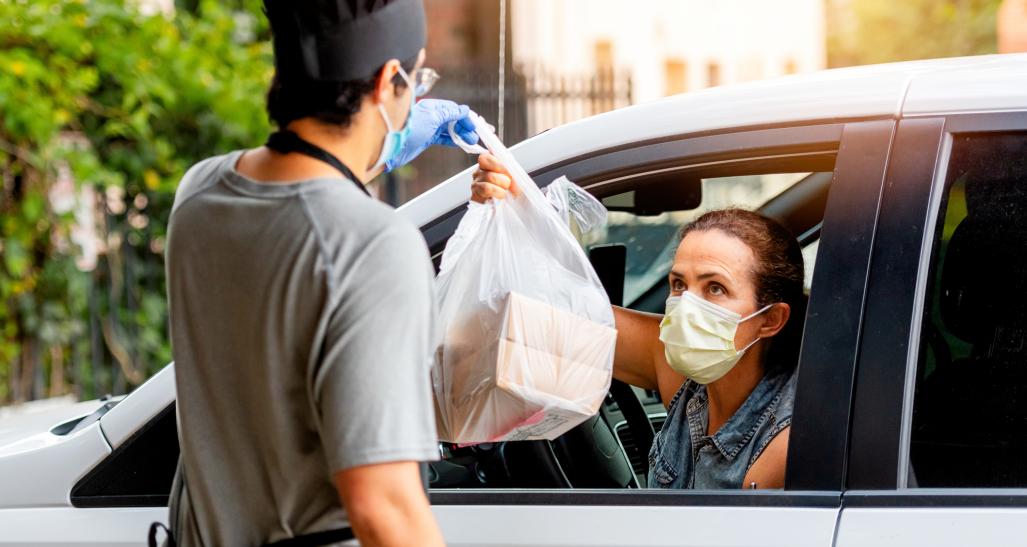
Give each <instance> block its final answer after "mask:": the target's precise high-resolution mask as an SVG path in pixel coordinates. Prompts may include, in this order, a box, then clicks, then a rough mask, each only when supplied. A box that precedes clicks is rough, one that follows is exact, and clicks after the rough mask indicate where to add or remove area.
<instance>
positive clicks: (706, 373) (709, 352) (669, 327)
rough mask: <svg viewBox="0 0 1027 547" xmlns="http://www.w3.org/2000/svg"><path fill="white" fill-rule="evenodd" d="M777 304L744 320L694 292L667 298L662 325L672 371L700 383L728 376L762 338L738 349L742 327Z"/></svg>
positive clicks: (662, 334)
mask: <svg viewBox="0 0 1027 547" xmlns="http://www.w3.org/2000/svg"><path fill="white" fill-rule="evenodd" d="M771 306H773V304H768V305H766V306H764V307H763V308H762V309H760V310H759V311H757V312H755V313H753V314H750V315H747V316H745V317H742V316H741V315H739V314H737V313H735V312H733V311H731V310H729V309H726V308H723V307H721V306H718V305H716V304H714V303H712V302H707V301H706V300H703V299H702V298H699V297H698V296H695V295H694V294H692V293H690V292H685V293H683V294H682V295H681V296H672V297H670V298H668V299H667V313H666V315H664V316H663V321H661V322H660V340H661V341H662V342H663V347H664V353H665V355H666V356H667V363H668V364H670V368H672V369H674V370H675V371H676V372H677V373H679V374H682V375H684V376H685V377H686V378H688V379H690V380H693V381H695V382H696V383H699V384H709V383H711V382H715V381H717V380H719V379H721V378H722V377H724V375H725V374H727V373H728V372H729V371H730V370H731V369H732V368H733V367H734V366H735V364H736V363H738V360H739V359H741V358H742V355H743V354H744V353H745V351H746V350H747V349H749V348H750V347H752V345H753V344H755V343H756V342H757V341H759V337H757V338H756V339H755V340H753V341H752V342H749V344H748V345H747V346H745V347H744V348H742V349H741V350H736V349H735V333H736V332H737V331H738V325H739V324H740V323H742V322H743V321H748V320H749V319H752V318H753V317H756V316H757V315H759V314H761V313H763V312H765V311H767V310H768V309H770V308H771Z"/></svg>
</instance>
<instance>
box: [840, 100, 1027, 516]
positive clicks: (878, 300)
mask: <svg viewBox="0 0 1027 547" xmlns="http://www.w3.org/2000/svg"><path fill="white" fill-rule="evenodd" d="M1007 132H1025V133H1027V111H1017V112H986V113H980V112H977V113H953V114H948V115H938V114H935V115H923V116H907V117H904V118H903V119H902V120H900V122H899V130H898V132H897V136H896V143H895V145H894V147H893V153H892V157H893V158H894V159H892V160H891V161H890V162H889V165H888V184H887V185H886V191H885V194H884V196H883V198H882V207H881V213H880V219H879V228H878V231H879V239H880V241H878V242H877V243H875V246H874V257H873V259H872V265H874V264H876V265H883V264H887V267H880V266H879V267H873V266H872V270H873V274H872V276H871V278H870V279H869V280H868V303H867V312H866V313H865V315H864V327H865V329H864V331H865V334H864V336H863V339H862V341H861V344H860V358H859V365H858V368H857V377H856V386H857V390H856V396H855V398H854V401H853V406H854V408H853V426H852V440H851V443H850V453H849V461H850V465H849V468H848V474H847V491H846V492H845V494H844V505H845V506H853V507H1024V506H1027V488H919V487H916V486H913V487H910V486H909V453H910V441H911V425H912V411H913V403H914V401H913V395H914V391H915V387H916V369H917V367H918V365H919V362H918V361H919V357H920V342H921V339H920V337H921V331H922V326H923V315H924V309H925V306H926V305H927V295H926V289H927V287H928V284H929V283H928V282H929V279H930V276H931V275H932V271H931V266H932V258H933V253H934V250H935V249H934V248H935V245H936V244H937V230H938V226H939V223H940V222H941V219H940V215H941V214H942V213H943V211H942V205H943V203H944V202H945V197H946V192H947V188H946V182H947V180H946V179H947V174H948V167H949V158H950V154H951V149H952V145H953V139H954V136H955V135H959V134H963V133H975V134H986V133H1007Z"/></svg>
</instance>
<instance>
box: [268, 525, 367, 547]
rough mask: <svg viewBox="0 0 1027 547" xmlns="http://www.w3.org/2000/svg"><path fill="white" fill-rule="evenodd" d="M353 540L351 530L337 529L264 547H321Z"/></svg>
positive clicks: (305, 535) (287, 539)
mask: <svg viewBox="0 0 1027 547" xmlns="http://www.w3.org/2000/svg"><path fill="white" fill-rule="evenodd" d="M354 538H356V536H354V535H353V530H352V529H351V528H338V529H335V530H325V531H323V532H314V533H312V534H303V535H302V536H296V537H291V538H286V539H283V540H279V541H276V542H274V543H267V544H265V545H264V547H319V546H321V545H331V544H332V543H339V542H340V541H349V540H351V539H354Z"/></svg>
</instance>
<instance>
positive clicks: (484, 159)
mask: <svg viewBox="0 0 1027 547" xmlns="http://www.w3.org/2000/svg"><path fill="white" fill-rule="evenodd" d="M507 193H510V194H513V196H514V197H517V196H518V195H520V190H518V189H517V184H516V183H515V182H514V180H513V177H511V176H510V171H507V169H506V167H503V164H501V163H499V160H498V159H496V157H495V156H493V155H492V154H482V155H480V156H478V169H477V170H475V171H474V182H473V183H472V184H471V199H472V200H473V201H477V202H478V203H485V201H486V200H488V199H489V198H496V199H504V198H506V195H507Z"/></svg>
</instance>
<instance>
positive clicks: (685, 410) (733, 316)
mask: <svg viewBox="0 0 1027 547" xmlns="http://www.w3.org/2000/svg"><path fill="white" fill-rule="evenodd" d="M478 165H479V169H478V170H477V171H476V172H475V174H474V183H473V185H472V187H471V195H472V199H473V200H475V201H478V202H484V201H485V200H487V199H489V198H496V199H502V198H504V197H506V195H507V193H508V192H511V193H514V194H515V195H516V192H517V189H516V186H514V185H513V183H512V179H511V178H510V176H509V173H508V172H507V171H506V169H505V168H504V167H503V166H502V165H501V164H499V162H498V161H497V160H496V158H495V157H494V156H491V155H489V154H483V155H482V156H480V157H479V160H478ZM668 282H669V285H670V286H669V289H670V296H669V298H668V299H667V307H666V313H665V314H664V315H656V314H649V313H642V312H637V311H633V310H628V309H625V308H620V307H616V306H615V307H614V316H615V318H616V323H617V350H616V356H615V358H614V368H613V376H614V378H617V379H618V380H622V381H624V382H627V383H629V384H632V385H635V386H638V387H641V388H645V389H652V390H656V391H658V392H659V394H660V397H661V399H662V400H663V402H664V404H665V405H666V406H667V421H666V423H665V424H664V426H663V429H662V430H661V431H660V432H659V433H658V434H657V435H656V439H655V441H654V442H653V446H652V449H651V451H650V454H649V464H650V466H649V467H650V469H649V480H648V482H649V487H651V488H698V489H711V488H782V487H783V486H784V478H785V462H786V455H787V450H788V430H789V426H790V425H791V420H792V408H793V403H794V399H795V374H794V371H795V366H796V364H797V362H798V348H799V341H800V339H801V335H802V332H801V330H802V317H803V316H804V315H805V313H804V312H805V295H804V294H803V290H802V282H803V261H802V253H801V250H800V248H799V243H798V241H796V239H795V238H794V237H793V236H792V235H791V234H790V233H789V232H788V231H787V230H786V229H785V228H784V227H783V226H781V225H780V224H778V223H777V222H775V221H773V220H771V219H769V218H766V217H764V216H762V215H759V214H757V213H754V212H751V211H745V210H742V209H725V210H719V211H711V212H708V213H705V214H703V215H702V216H700V217H699V218H697V219H695V220H694V221H692V222H691V223H689V224H688V225H686V226H685V227H684V228H683V230H682V231H681V243H680V244H679V245H678V249H677V253H676V254H675V256H674V264H673V266H672V268H671V271H670V274H669V276H668ZM790 319H791V320H790Z"/></svg>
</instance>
